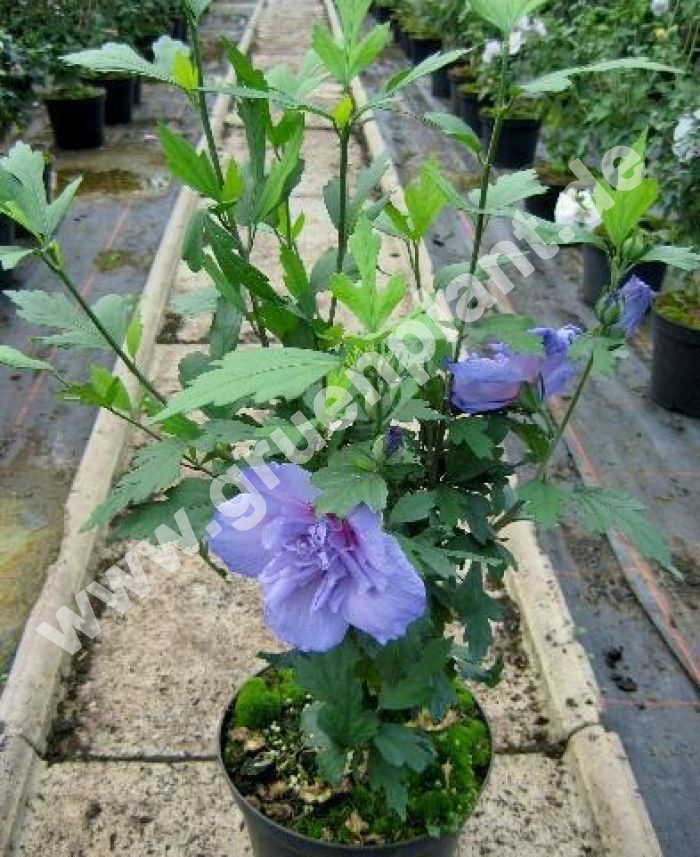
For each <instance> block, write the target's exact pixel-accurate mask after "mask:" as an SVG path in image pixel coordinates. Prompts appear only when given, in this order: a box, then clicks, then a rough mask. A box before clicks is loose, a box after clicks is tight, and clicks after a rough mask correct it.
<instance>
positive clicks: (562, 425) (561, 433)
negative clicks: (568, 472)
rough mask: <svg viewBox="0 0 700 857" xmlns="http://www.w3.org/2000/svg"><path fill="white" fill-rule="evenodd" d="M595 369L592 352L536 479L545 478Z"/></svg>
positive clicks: (538, 469)
mask: <svg viewBox="0 0 700 857" xmlns="http://www.w3.org/2000/svg"><path fill="white" fill-rule="evenodd" d="M592 370H593V354H591V355H590V356H589V358H588V360H587V361H586V365H585V367H584V370H583V372H582V373H581V378H580V379H579V382H578V384H577V386H576V391H575V392H574V395H573V396H572V397H571V401H570V402H569V407H568V408H567V409H566V413H565V414H564V418H563V419H562V421H561V422H560V423H559V428H558V429H557V433H556V434H555V435H554V438H553V439H552V442H551V443H550V445H549V449H548V450H547V452H546V454H545V457H544V458H543V459H542V461H541V462H540V466H539V467H538V468H537V475H536V477H535V478H536V479H543V478H544V477H545V475H546V472H547V467H548V465H549V462H550V461H551V459H552V456H553V455H554V453H555V451H556V449H557V447H558V446H559V442H560V441H561V439H562V437H564V432H565V431H566V428H567V426H568V425H569V423H570V422H571V417H572V416H573V415H574V411H575V410H576V406H577V405H578V403H579V400H580V399H581V395H582V394H583V390H584V387H585V386H586V382H587V381H588V379H589V378H590V375H591V371H592Z"/></svg>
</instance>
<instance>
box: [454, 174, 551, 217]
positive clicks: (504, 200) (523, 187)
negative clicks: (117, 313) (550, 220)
mask: <svg viewBox="0 0 700 857" xmlns="http://www.w3.org/2000/svg"><path fill="white" fill-rule="evenodd" d="M546 192H547V188H546V187H545V186H544V185H543V184H541V183H540V181H539V178H538V176H537V172H536V171H535V170H520V171H519V172H517V173H506V174H505V175H502V176H499V177H498V180H497V181H496V183H495V184H491V185H489V190H488V195H487V197H486V204H485V206H484V208H483V209H479V194H480V191H478V190H473V191H470V192H469V194H467V201H468V203H470V204H471V205H472V206H473V208H472V211H485V212H486V213H487V214H497V213H498V212H502V211H505V212H508V213H509V212H510V207H511V206H512V205H513V204H514V203H516V202H520V201H521V200H523V199H529V198H530V197H532V196H540V195H541V194H543V193H546Z"/></svg>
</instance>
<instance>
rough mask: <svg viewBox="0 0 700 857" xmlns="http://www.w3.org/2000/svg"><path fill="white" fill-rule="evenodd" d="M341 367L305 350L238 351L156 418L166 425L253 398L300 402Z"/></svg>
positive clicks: (325, 356)
mask: <svg viewBox="0 0 700 857" xmlns="http://www.w3.org/2000/svg"><path fill="white" fill-rule="evenodd" d="M339 364H340V359H339V358H338V357H336V356H334V355H332V354H324V353H322V352H318V351H310V350H306V349H301V348H256V349H248V350H245V351H234V352H233V353H232V354H227V355H226V357H224V358H223V359H222V360H217V361H215V363H214V364H213V365H214V366H216V368H215V369H212V370H211V371H209V372H204V373H203V374H201V375H199V376H198V377H197V378H196V379H195V380H194V382H193V383H192V384H191V385H190V386H189V387H187V389H186V390H183V391H182V392H181V393H178V394H177V395H176V396H175V397H174V398H173V399H172V400H171V401H170V403H169V404H168V405H167V406H166V407H165V408H164V409H163V410H162V411H161V412H160V413H158V414H157V415H156V417H155V420H154V421H155V422H162V421H163V420H165V419H167V418H168V417H170V416H172V415H173V414H179V413H183V412H186V411H193V410H196V409H197V408H201V407H202V406H203V405H229V404H231V403H233V402H236V401H238V400H239V399H247V398H252V400H253V402H254V403H256V404H263V403H264V402H269V401H270V400H272V399H287V400H290V401H291V400H293V399H297V398H299V397H300V396H301V395H302V394H303V393H304V391H305V390H307V389H308V388H309V387H310V386H311V385H312V384H315V383H316V382H317V381H320V380H321V378H323V377H324V375H327V374H328V373H329V372H331V371H332V370H333V369H336V368H337V367H338V366H339Z"/></svg>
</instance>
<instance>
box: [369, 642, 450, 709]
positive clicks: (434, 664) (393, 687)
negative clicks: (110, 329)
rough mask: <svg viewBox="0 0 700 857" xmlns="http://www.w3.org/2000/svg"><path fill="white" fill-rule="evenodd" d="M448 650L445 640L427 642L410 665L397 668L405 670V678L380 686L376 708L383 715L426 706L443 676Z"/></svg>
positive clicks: (401, 676)
mask: <svg viewBox="0 0 700 857" xmlns="http://www.w3.org/2000/svg"><path fill="white" fill-rule="evenodd" d="M451 650H452V640H451V639H449V638H447V637H444V638H438V639H433V640H430V641H429V642H428V643H427V645H425V647H424V648H423V650H422V651H421V652H420V654H419V655H418V657H417V658H415V659H413V660H412V661H411V663H410V665H409V664H402V665H401V666H402V667H403V668H404V669H405V668H406V667H408V668H409V672H408V674H407V675H400V676H399V678H398V680H397V679H396V678H394V680H393V681H392V679H391V678H389V679H388V680H385V681H383V682H382V686H381V691H380V694H379V707H380V708H382V709H384V710H385V711H403V710H405V709H410V708H419V707H423V706H429V705H430V702H431V700H432V699H433V696H434V695H435V689H436V683H437V681H438V679H439V678H440V677H444V675H445V668H446V666H447V665H448V662H449V660H450V659H449V655H450V651H451Z"/></svg>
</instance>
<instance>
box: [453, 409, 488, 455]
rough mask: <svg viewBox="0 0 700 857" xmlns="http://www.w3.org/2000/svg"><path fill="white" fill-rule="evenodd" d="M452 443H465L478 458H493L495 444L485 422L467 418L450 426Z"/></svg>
mask: <svg viewBox="0 0 700 857" xmlns="http://www.w3.org/2000/svg"><path fill="white" fill-rule="evenodd" d="M449 437H450V443H464V444H466V445H467V446H468V447H469V449H471V451H472V452H473V453H474V455H476V456H477V458H484V459H489V458H492V457H493V448H494V443H493V441H492V440H491V438H490V437H489V434H488V423H487V422H486V421H484V420H479V419H475V418H474V417H466V418H462V419H458V420H455V421H454V422H453V423H451V424H450V436H449Z"/></svg>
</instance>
